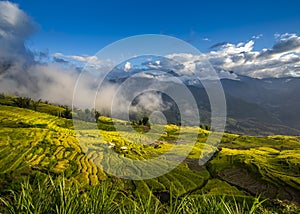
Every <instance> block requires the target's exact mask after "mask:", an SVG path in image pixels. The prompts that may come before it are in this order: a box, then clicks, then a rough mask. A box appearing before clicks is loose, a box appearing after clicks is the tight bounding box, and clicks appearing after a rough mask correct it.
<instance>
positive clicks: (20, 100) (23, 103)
mask: <svg viewBox="0 0 300 214" xmlns="http://www.w3.org/2000/svg"><path fill="white" fill-rule="evenodd" d="M30 101H31V98H28V97H17V98H15V99H13V102H14V104H15V105H16V106H18V107H20V108H29V106H30Z"/></svg>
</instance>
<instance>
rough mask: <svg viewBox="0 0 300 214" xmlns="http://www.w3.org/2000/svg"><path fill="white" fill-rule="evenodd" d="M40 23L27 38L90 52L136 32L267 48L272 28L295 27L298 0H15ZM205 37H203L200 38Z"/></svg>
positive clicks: (39, 45)
mask: <svg viewBox="0 0 300 214" xmlns="http://www.w3.org/2000/svg"><path fill="white" fill-rule="evenodd" d="M12 2H14V3H17V4H18V5H19V7H20V8H21V9H22V10H23V11H25V12H26V13H27V14H28V15H30V16H31V17H32V18H33V19H34V20H35V22H36V23H38V24H39V29H38V31H37V32H36V33H35V34H34V35H33V36H31V38H30V40H29V41H28V42H27V44H28V46H29V47H30V48H32V49H37V50H41V51H46V50H49V52H50V53H55V52H62V53H64V54H77V55H80V54H88V55H93V54H95V53H96V52H97V51H98V50H100V49H101V48H103V47H104V46H106V45H108V44H110V43H112V42H114V41H117V40H119V39H122V38H124V37H128V36H133V35H137V34H147V33H151V34H165V35H171V36H175V37H177V38H180V39H183V40H186V41H188V42H190V43H191V44H192V45H194V46H196V47H197V48H199V50H200V51H202V52H208V51H209V49H208V48H209V47H210V46H212V45H213V44H215V43H218V42H223V41H226V42H230V43H237V42H240V41H243V42H247V41H249V40H250V39H251V38H252V36H256V35H260V34H262V35H263V36H262V37H261V38H260V39H258V40H257V41H256V42H255V47H254V48H255V49H262V48H271V47H272V45H273V44H274V40H275V38H274V34H275V33H280V34H282V33H286V32H288V33H296V34H299V31H300V12H299V8H300V1H274V0H273V1H269V0H267V1H259V0H252V1H191V0H185V1H170V0H152V1H142V0H139V1H135V0H134V1H117V0H110V1H99V0H90V1H66V0H52V1H41V0H30V1H29V0H15V1H12ZM205 39H206V40H208V41H205Z"/></svg>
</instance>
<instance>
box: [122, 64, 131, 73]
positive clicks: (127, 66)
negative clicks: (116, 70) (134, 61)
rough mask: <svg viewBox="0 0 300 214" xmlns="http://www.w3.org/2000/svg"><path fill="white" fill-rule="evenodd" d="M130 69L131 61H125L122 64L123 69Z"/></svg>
mask: <svg viewBox="0 0 300 214" xmlns="http://www.w3.org/2000/svg"><path fill="white" fill-rule="evenodd" d="M130 69H131V63H130V62H126V63H125V65H124V71H126V72H127V71H129V70H130Z"/></svg>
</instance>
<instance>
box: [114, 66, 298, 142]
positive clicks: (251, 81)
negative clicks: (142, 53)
mask: <svg viewBox="0 0 300 214" xmlns="http://www.w3.org/2000/svg"><path fill="white" fill-rule="evenodd" d="M164 72H165V71H164ZM137 73H138V72H134V74H137ZM166 73H167V74H170V75H173V74H172V71H167V72H166ZM230 73H232V72H230ZM163 75H164V74H162V73H161V75H160V74H159V73H157V72H156V71H155V72H151V71H146V72H144V73H143V75H139V76H138V77H136V78H137V80H136V81H137V82H139V84H140V83H141V82H144V83H145V85H147V83H146V82H148V81H151V79H153V78H156V79H162V80H163V81H164V82H167V81H168V80H167V77H165V78H164V77H163ZM129 76H130V74H127V75H126V76H123V77H122V78H113V76H110V81H111V82H114V83H116V82H119V83H120V82H123V81H124V80H126V79H127V78H128V77H129ZM236 76H237V77H236V78H235V79H221V84H222V86H223V89H224V92H225V97H226V104H227V125H226V131H227V132H233V133H240V134H248V135H258V136H259V135H273V134H283V135H300V93H299V92H300V78H296V77H291V78H269V79H256V78H251V77H246V76H240V75H236ZM114 77H116V76H114ZM177 77H178V76H177ZM179 79H181V80H182V81H183V82H184V84H185V85H186V86H187V87H188V89H189V90H190V91H191V92H192V94H193V95H194V97H195V99H196V102H197V104H198V109H199V112H200V117H201V122H203V123H205V124H208V125H209V124H210V103H209V99H208V96H207V93H206V90H205V88H204V87H203V85H202V84H201V82H200V81H199V80H197V79H191V78H186V77H184V76H182V77H179ZM205 81H208V82H209V81H210V82H211V83H213V82H214V81H215V80H205ZM166 85H168V86H167V87H174V90H178V89H176V88H177V87H180V84H179V83H176V82H173V83H172V84H166ZM208 85H209V84H208ZM212 85H213V84H212ZM162 97H163V100H164V102H166V103H168V105H170V103H172V101H171V100H170V98H168V97H167V96H162ZM173 105H174V106H173V107H170V108H169V109H167V110H165V111H164V113H165V114H166V116H167V118H169V119H170V120H171V121H173V122H175V121H178V120H180V118H179V117H178V112H177V111H178V109H177V110H176V106H175V105H176V104H175V103H174V102H173Z"/></svg>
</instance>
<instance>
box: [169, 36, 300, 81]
mask: <svg viewBox="0 0 300 214" xmlns="http://www.w3.org/2000/svg"><path fill="white" fill-rule="evenodd" d="M276 36H277V38H278V41H277V42H276V44H274V45H273V47H272V48H269V49H263V50H261V51H255V50H254V45H255V42H254V41H253V40H250V41H248V42H246V43H243V42H241V43H238V44H230V43H227V42H222V43H218V44H216V45H214V46H212V47H211V48H217V50H214V51H210V52H209V53H205V54H202V55H199V56H194V55H189V54H174V55H170V56H168V57H170V58H171V59H174V60H175V61H178V62H180V63H181V65H176V67H177V69H176V67H173V69H174V71H176V72H177V73H179V74H182V75H192V74H193V73H195V71H198V76H199V77H200V78H202V79H203V78H207V79H209V73H208V72H205V70H204V69H201V68H202V67H201V63H203V61H202V60H203V59H206V60H208V61H209V62H210V63H211V65H212V67H213V68H214V69H215V70H216V71H217V73H218V76H219V77H220V78H230V79H237V75H236V74H238V75H245V76H250V77H254V78H272V77H273V78H279V77H289V76H295V75H294V74H295V72H296V70H293V68H295V67H298V66H296V65H300V37H299V36H297V35H296V34H282V35H276ZM199 64H200V66H199Z"/></svg>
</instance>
